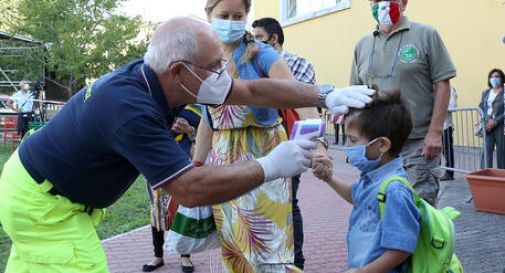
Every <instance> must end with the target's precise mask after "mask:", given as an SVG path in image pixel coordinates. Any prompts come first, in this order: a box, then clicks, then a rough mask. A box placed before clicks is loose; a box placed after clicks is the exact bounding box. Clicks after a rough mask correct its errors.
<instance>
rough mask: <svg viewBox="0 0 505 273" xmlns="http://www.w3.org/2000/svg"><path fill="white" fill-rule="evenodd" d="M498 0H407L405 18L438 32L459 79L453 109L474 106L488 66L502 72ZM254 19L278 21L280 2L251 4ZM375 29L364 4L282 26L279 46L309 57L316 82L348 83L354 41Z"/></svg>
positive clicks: (357, 1) (504, 53) (502, 11)
mask: <svg viewBox="0 0 505 273" xmlns="http://www.w3.org/2000/svg"><path fill="white" fill-rule="evenodd" d="M502 2H503V1H502V0H477V1H475V0H474V1H471V0H411V1H410V2H409V3H408V6H407V9H406V12H405V15H407V16H408V17H409V19H410V20H411V21H417V22H421V23H425V24H429V25H432V26H434V27H435V28H436V29H438V31H439V32H440V35H441V36H442V39H443V40H444V42H445V45H446V47H447V48H448V50H449V53H450V54H451V57H452V60H453V62H454V64H455V65H456V68H457V70H458V76H457V77H456V78H455V79H454V80H453V81H452V83H453V85H454V86H455V87H456V89H457V91H458V95H459V99H458V104H459V105H458V106H460V107H462V106H475V105H477V104H478V102H479V100H480V94H481V91H483V90H484V89H485V88H486V87H487V85H486V81H487V78H486V77H487V73H488V72H489V70H491V68H494V67H498V68H501V69H503V70H505V44H504V43H503V41H502V39H503V37H504V36H505V4H503V3H502ZM253 4H254V8H255V17H256V18H261V17H266V16H269V17H274V18H277V19H280V0H254V1H253ZM374 27H375V21H374V20H373V18H372V15H371V12H370V5H369V1H367V0H353V1H352V7H351V8H350V9H347V10H342V11H337V12H334V13H331V14H328V15H325V16H322V17H317V18H315V19H312V20H308V21H304V22H300V23H297V24H293V25H289V26H285V28H284V30H285V36H286V41H285V43H284V48H285V49H287V50H288V51H291V52H293V53H296V54H298V55H301V56H304V57H306V58H307V59H309V60H310V61H311V62H312V64H313V65H314V67H315V69H316V76H317V80H318V82H319V83H326V82H330V83H333V84H335V85H337V86H342V85H346V84H348V80H349V70H350V66H351V59H352V54H353V51H354V46H355V44H356V42H357V41H358V40H359V39H360V38H361V37H362V36H364V35H365V34H367V33H369V32H371V31H372V30H373V29H374Z"/></svg>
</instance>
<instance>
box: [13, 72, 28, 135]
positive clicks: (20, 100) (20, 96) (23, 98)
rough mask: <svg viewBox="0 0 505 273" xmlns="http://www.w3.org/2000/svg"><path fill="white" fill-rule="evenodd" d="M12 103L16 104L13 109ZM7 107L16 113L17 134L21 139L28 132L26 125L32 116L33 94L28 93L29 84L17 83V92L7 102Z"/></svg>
mask: <svg viewBox="0 0 505 273" xmlns="http://www.w3.org/2000/svg"><path fill="white" fill-rule="evenodd" d="M13 102H16V107H14V105H13ZM7 106H8V107H9V108H10V109H12V110H14V111H16V112H17V113H18V134H19V135H20V136H21V138H23V137H24V136H25V134H26V132H27V131H28V129H29V128H28V123H29V122H30V121H31V119H32V115H33V94H32V93H31V92H30V82H29V81H28V80H22V81H20V83H19V91H17V92H16V93H14V95H12V99H11V100H9V101H7Z"/></svg>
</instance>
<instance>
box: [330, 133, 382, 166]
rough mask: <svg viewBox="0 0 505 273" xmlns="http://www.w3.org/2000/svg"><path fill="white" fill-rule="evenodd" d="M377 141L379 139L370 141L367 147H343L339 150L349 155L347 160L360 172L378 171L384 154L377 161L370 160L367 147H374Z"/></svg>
mask: <svg viewBox="0 0 505 273" xmlns="http://www.w3.org/2000/svg"><path fill="white" fill-rule="evenodd" d="M377 140H378V138H376V139H374V140H372V141H370V142H369V143H368V144H365V145H359V146H352V147H342V148H338V149H339V150H342V151H344V152H345V154H346V155H347V159H348V160H349V163H351V165H353V166H354V167H356V168H358V170H360V171H361V172H363V173H366V172H369V171H371V170H374V169H376V168H377V167H378V166H379V164H380V161H381V157H382V154H381V156H379V158H377V159H368V158H367V157H366V147H368V146H369V145H372V144H373V143H375V142H376V141H377Z"/></svg>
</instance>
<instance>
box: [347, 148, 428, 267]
mask: <svg viewBox="0 0 505 273" xmlns="http://www.w3.org/2000/svg"><path fill="white" fill-rule="evenodd" d="M391 176H402V177H405V178H406V179H408V176H407V172H406V171H405V169H404V168H403V162H402V159H401V157H397V158H395V159H394V160H392V161H391V162H388V163H387V164H385V165H384V166H381V167H380V168H377V169H375V170H372V171H370V172H367V173H361V175H360V177H359V180H358V181H357V182H355V183H354V184H353V185H352V200H353V204H354V208H353V210H352V213H351V217H350V221H349V233H348V236H347V244H348V247H349V250H348V254H349V255H348V256H349V259H348V266H349V269H351V268H362V267H364V266H366V265H367V264H369V263H371V262H373V261H374V260H376V259H377V258H379V257H380V256H381V255H382V254H384V252H385V251H386V250H400V251H404V252H409V253H414V251H415V249H416V245H417V238H418V236H419V229H420V221H421V212H420V211H419V209H418V208H417V207H416V205H415V203H414V200H413V197H412V193H411V191H410V189H409V188H407V187H406V186H405V185H403V184H402V183H401V182H392V183H391V184H390V185H389V186H388V187H387V189H386V209H385V213H384V217H383V218H382V219H381V217H380V209H379V201H378V200H377V195H378V193H379V189H380V185H381V183H382V181H384V180H385V179H387V178H388V177H391ZM405 266H406V263H405V264H404V265H403V266H401V268H405ZM398 272H403V270H401V269H400V268H397V269H393V270H390V271H389V273H398ZM405 272H406V271H405Z"/></svg>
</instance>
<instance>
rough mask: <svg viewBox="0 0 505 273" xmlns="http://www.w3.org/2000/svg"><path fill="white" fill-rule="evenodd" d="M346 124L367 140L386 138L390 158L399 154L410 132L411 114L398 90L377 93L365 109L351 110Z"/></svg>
mask: <svg viewBox="0 0 505 273" xmlns="http://www.w3.org/2000/svg"><path fill="white" fill-rule="evenodd" d="M346 122H347V123H348V125H347V126H348V127H353V128H356V129H357V130H358V132H359V133H360V134H361V135H362V136H365V137H368V139H369V140H373V139H376V138H378V137H387V138H388V139H389V140H390V141H391V149H390V150H389V154H390V155H391V156H396V155H398V154H400V152H401V150H402V149H403V145H404V144H405V142H406V141H407V138H408V136H409V135H410V132H411V131H412V118H411V114H410V111H409V110H408V109H407V105H406V103H405V102H404V101H403V99H402V98H401V94H400V91H399V90H393V91H391V92H384V91H382V92H379V91H377V93H376V95H375V97H374V99H373V101H372V102H371V103H370V104H369V105H367V107H365V108H364V109H352V110H351V111H350V112H349V117H348V118H347V121H346Z"/></svg>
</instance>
